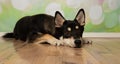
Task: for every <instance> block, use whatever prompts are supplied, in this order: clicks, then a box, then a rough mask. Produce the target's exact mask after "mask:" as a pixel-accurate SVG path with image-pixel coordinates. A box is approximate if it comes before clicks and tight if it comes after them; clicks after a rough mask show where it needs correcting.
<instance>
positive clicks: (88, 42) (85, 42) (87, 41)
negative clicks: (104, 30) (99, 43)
mask: <svg viewBox="0 0 120 64" xmlns="http://www.w3.org/2000/svg"><path fill="white" fill-rule="evenodd" d="M83 44H92V40H89V39H87V38H84V39H83Z"/></svg>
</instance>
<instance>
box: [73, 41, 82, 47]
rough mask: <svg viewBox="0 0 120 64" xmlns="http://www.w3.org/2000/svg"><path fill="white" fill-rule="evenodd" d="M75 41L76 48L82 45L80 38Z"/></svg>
mask: <svg viewBox="0 0 120 64" xmlns="http://www.w3.org/2000/svg"><path fill="white" fill-rule="evenodd" d="M74 43H75V48H80V47H81V46H82V45H81V41H80V40H75V42H74Z"/></svg>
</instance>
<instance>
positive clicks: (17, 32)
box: [3, 9, 85, 47]
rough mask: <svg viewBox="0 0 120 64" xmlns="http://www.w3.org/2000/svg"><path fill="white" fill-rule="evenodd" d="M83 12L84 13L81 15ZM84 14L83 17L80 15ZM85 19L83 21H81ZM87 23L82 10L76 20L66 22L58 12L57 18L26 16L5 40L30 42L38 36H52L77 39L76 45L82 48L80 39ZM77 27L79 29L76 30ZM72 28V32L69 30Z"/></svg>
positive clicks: (40, 15)
mask: <svg viewBox="0 0 120 64" xmlns="http://www.w3.org/2000/svg"><path fill="white" fill-rule="evenodd" d="M81 12H82V13H81ZM80 14H82V15H80ZM82 17H83V18H84V19H83V21H82V20H81V19H82ZM84 23H85V12H84V10H83V9H80V10H79V12H78V14H77V15H76V17H75V19H74V20H65V18H64V17H63V16H62V14H61V13H60V12H59V11H56V13H55V17H53V16H50V15H47V14H37V15H33V16H26V17H23V18H21V19H20V20H19V21H18V22H17V23H16V25H15V28H14V31H13V32H12V33H7V34H5V35H4V36H3V37H4V38H15V39H16V40H22V41H26V40H28V41H29V42H32V41H34V40H35V39H36V38H37V37H38V34H41V36H42V35H44V34H50V35H52V36H54V37H55V38H57V39H59V38H60V37H61V36H63V38H71V37H73V38H74V39H75V44H76V46H77V47H80V46H79V45H80V44H81V41H80V37H82V34H83V31H84ZM76 26H77V28H75V27H76ZM68 28H70V31H69V30H68Z"/></svg>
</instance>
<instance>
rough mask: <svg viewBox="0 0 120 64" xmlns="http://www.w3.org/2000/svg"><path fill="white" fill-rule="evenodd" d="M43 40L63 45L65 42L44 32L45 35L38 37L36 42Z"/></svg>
mask: <svg viewBox="0 0 120 64" xmlns="http://www.w3.org/2000/svg"><path fill="white" fill-rule="evenodd" d="M43 42H47V43H49V44H51V45H57V46H59V45H63V42H62V41H61V40H58V39H56V38H55V37H53V36H52V35H50V34H44V35H43V36H41V37H38V38H37V39H36V40H35V41H34V43H35V44H40V43H43Z"/></svg>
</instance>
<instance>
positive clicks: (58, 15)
mask: <svg viewBox="0 0 120 64" xmlns="http://www.w3.org/2000/svg"><path fill="white" fill-rule="evenodd" d="M54 20H55V24H56V25H55V26H56V27H61V26H62V25H63V23H64V21H65V18H64V17H63V16H62V14H61V13H60V12H59V11H56V13H55V19H54Z"/></svg>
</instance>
